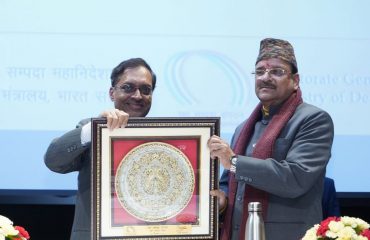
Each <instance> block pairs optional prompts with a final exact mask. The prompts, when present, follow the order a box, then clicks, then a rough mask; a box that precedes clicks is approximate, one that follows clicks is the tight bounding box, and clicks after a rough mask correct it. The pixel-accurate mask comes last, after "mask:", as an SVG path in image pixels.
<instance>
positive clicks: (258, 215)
mask: <svg viewBox="0 0 370 240" xmlns="http://www.w3.org/2000/svg"><path fill="white" fill-rule="evenodd" d="M248 214H249V215H248V219H247V225H246V226H245V240H265V224H264V222H263V218H262V204H261V203H260V202H250V203H249V204H248Z"/></svg>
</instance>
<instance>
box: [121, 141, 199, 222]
mask: <svg viewBox="0 0 370 240" xmlns="http://www.w3.org/2000/svg"><path fill="white" fill-rule="evenodd" d="M194 186H195V178H194V172H193V168H192V166H191V163H190V161H189V159H188V158H187V157H186V156H185V154H184V153H183V152H181V151H180V150H179V149H177V148H176V147H174V146H172V145H170V144H167V143H163V142H149V143H145V144H141V145H139V146H137V147H136V148H134V149H132V150H131V151H130V152H129V153H128V154H127V155H126V156H125V157H124V158H123V160H122V161H121V163H120V164H119V166H118V168H117V172H116V176H115V189H116V194H117V197H118V200H119V202H120V204H121V205H122V207H123V208H124V209H125V210H126V211H127V212H128V213H129V214H131V215H132V216H134V217H136V218H138V219H141V220H143V221H147V222H160V221H165V220H167V219H169V218H172V217H174V216H176V215H177V214H178V213H179V212H181V211H182V210H183V209H184V208H185V207H186V206H187V205H188V203H189V201H190V200H191V197H192V196H193V192H194Z"/></svg>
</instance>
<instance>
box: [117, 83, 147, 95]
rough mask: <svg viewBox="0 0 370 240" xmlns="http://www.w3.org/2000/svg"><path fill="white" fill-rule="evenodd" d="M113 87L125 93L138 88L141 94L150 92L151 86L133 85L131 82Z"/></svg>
mask: <svg viewBox="0 0 370 240" xmlns="http://www.w3.org/2000/svg"><path fill="white" fill-rule="evenodd" d="M114 89H117V90H119V91H122V92H124V93H126V94H132V93H134V92H136V90H137V89H139V91H140V93H141V94H142V95H146V96H148V95H150V94H152V91H153V90H152V86H149V85H141V86H139V87H137V86H135V85H134V84H131V83H125V84H123V85H121V86H115V87H114Z"/></svg>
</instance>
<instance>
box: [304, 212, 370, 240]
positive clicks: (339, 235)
mask: <svg viewBox="0 0 370 240" xmlns="http://www.w3.org/2000/svg"><path fill="white" fill-rule="evenodd" d="M369 226H370V225H369V224H368V223H367V222H365V221H364V220H362V219H360V218H353V217H346V216H345V217H328V218H327V219H325V220H323V221H322V222H321V223H320V224H315V226H313V227H312V228H310V229H308V230H307V232H306V234H305V235H304V237H303V238H302V240H332V239H337V240H370V230H369Z"/></svg>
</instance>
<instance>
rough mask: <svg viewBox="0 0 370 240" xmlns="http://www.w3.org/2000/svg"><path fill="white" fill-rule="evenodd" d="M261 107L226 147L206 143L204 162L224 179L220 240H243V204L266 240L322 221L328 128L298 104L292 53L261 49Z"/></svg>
mask: <svg viewBox="0 0 370 240" xmlns="http://www.w3.org/2000/svg"><path fill="white" fill-rule="evenodd" d="M254 75H255V93H256V95H257V97H258V99H259V100H260V103H259V104H258V105H257V106H256V108H255V109H254V111H253V112H252V114H251V115H250V117H249V118H248V119H247V120H245V121H244V122H243V123H241V124H240V125H239V126H238V127H237V129H236V131H235V134H234V136H233V138H232V141H231V147H230V146H229V145H228V144H227V142H225V141H224V140H223V139H221V138H219V137H218V136H212V137H211V138H210V139H209V141H208V147H209V149H210V153H211V157H212V158H213V159H219V160H220V162H221V164H222V165H223V167H224V168H225V171H224V172H223V174H222V176H221V179H220V189H219V190H214V191H211V195H213V196H217V197H218V198H219V206H220V212H221V213H222V215H223V219H224V223H223V225H222V229H221V239H222V240H228V239H232V240H239V239H240V240H244V234H245V224H246V221H247V217H248V203H249V202H254V201H258V202H261V204H262V211H263V217H264V221H265V232H266V239H267V240H293V239H295V240H296V239H301V238H302V236H303V235H304V233H305V231H306V230H307V229H309V228H310V227H312V225H314V224H316V223H319V222H320V221H321V220H322V211H321V196H322V192H323V180H324V176H325V171H326V165H327V163H328V161H329V158H330V156H331V146H332V142H333V136H334V126H333V122H332V119H331V117H330V116H329V114H328V113H326V112H325V111H323V110H321V109H319V108H317V107H315V106H312V105H310V104H307V103H304V102H303V100H302V96H301V90H300V87H299V74H298V67H297V62H296V58H295V55H294V50H293V47H292V45H291V44H290V43H289V42H287V41H285V40H281V39H273V38H267V39H264V40H262V41H261V44H260V51H259V55H258V57H257V61H256V65H255V72H254Z"/></svg>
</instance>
